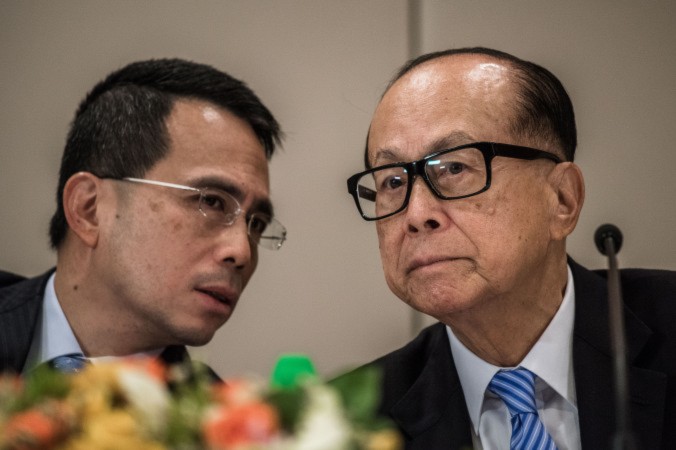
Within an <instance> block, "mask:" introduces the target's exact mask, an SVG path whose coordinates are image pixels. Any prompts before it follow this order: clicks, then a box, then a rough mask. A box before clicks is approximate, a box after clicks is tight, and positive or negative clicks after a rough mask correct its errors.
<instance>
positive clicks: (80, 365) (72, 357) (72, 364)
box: [49, 353, 90, 373]
mask: <svg viewBox="0 0 676 450" xmlns="http://www.w3.org/2000/svg"><path fill="white" fill-rule="evenodd" d="M87 364H90V363H89V361H88V360H87V358H85V357H84V355H83V354H82V353H71V354H68V355H62V356H57V357H56V358H54V359H52V360H51V361H49V365H50V366H51V367H52V368H54V369H56V370H58V371H59V372H64V373H77V372H80V371H82V370H83V369H84V368H85V366H86V365H87Z"/></svg>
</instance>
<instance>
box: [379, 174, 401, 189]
mask: <svg viewBox="0 0 676 450" xmlns="http://www.w3.org/2000/svg"><path fill="white" fill-rule="evenodd" d="M381 186H382V188H383V189H388V190H396V189H399V188H400V187H402V186H404V179H403V178H402V177H400V176H390V177H387V178H385V179H383V181H382V183H381Z"/></svg>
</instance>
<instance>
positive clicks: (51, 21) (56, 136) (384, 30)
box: [0, 0, 676, 377]
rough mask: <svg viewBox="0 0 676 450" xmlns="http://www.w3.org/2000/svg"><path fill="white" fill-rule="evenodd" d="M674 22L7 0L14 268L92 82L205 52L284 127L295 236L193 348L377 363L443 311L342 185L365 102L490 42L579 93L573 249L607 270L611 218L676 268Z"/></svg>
mask: <svg viewBox="0 0 676 450" xmlns="http://www.w3.org/2000/svg"><path fill="white" fill-rule="evenodd" d="M674 16H676V2H672V1H669V0H663V1H659V0H656V1H651V2H644V1H639V0H633V1H630V0H626V1H615V0H596V1H594V2H589V1H585V0H577V1H576V0H569V1H566V2H560V1H557V0H521V1H513V2H503V1H499V0H491V1H488V0H471V1H470V0H453V1H452V0H448V1H433V0H420V1H414V0H410V1H406V0H370V1H363V0H340V1H339V0H227V1H226V0H218V1H215V0H213V1H209V0H203V1H200V2H188V1H179V0H146V1H143V2H138V1H135V0H134V1H132V0H119V1H115V2H109V1H96V0H63V1H59V2H50V1H46V0H44V1H36V0H3V1H2V2H0V105H1V106H0V221H1V222H0V223H1V224H2V232H1V233H0V268H1V269H3V270H9V271H13V272H16V273H20V274H23V275H26V276H33V275H38V274H41V273H43V272H45V271H46V270H47V269H49V268H50V267H52V266H53V265H54V264H55V261H56V259H55V255H54V254H53V253H52V252H51V251H50V250H49V247H48V240H47V226H48V222H49V218H50V217H51V215H52V213H53V210H54V207H55V206H54V205H55V198H54V197H55V189H56V182H57V172H58V168H59V162H60V158H61V153H62V150H63V145H64V142H65V137H66V132H67V127H68V124H69V123H70V121H71V120H72V117H73V115H74V112H75V109H76V107H77V105H78V103H79V102H80V100H81V99H82V98H83V97H84V95H85V93H86V92H87V91H88V90H89V89H90V88H91V87H92V86H93V85H94V84H95V83H96V82H98V81H99V80H100V79H101V78H103V77H104V76H105V75H107V74H108V73H109V72H111V71H112V70H114V69H117V68H119V67H121V66H123V65H125V64H127V63H129V62H131V61H135V60H140V59H147V58H159V57H181V58H186V59H190V60H194V61H197V62H202V63H207V64H210V65H213V66H215V67H217V68H219V69H221V70H224V71H226V72H228V73H230V74H231V75H233V76H235V77H237V78H240V79H243V80H244V81H246V82H247V83H248V84H249V85H250V86H251V87H252V88H253V89H254V90H255V91H256V93H257V94H258V95H259V96H260V98H261V99H262V100H263V101H264V103H266V105H267V106H268V107H269V108H270V109H271V110H272V112H273V113H274V114H275V116H276V117H277V118H278V120H279V121H280V122H281V124H282V126H283V128H284V131H285V132H286V140H285V142H284V146H283V149H282V150H281V151H279V153H278V154H277V155H276V156H275V157H273V160H272V163H271V176H272V180H271V188H272V194H273V201H274V203H275V210H276V212H277V216H278V217H279V219H280V220H281V221H282V222H283V223H284V224H285V225H286V226H287V228H288V230H289V240H288V242H287V243H286V244H285V246H284V248H283V249H282V250H281V251H280V252H277V253H271V252H266V253H263V252H261V259H260V264H259V268H258V271H257V273H256V274H255V276H254V278H253V280H252V282H251V283H250V284H249V287H248V288H247V290H246V291H245V293H244V295H243V297H242V299H241V301H240V303H239V305H238V307H237V311H236V313H235V314H234V316H233V317H232V318H231V319H230V321H229V322H228V323H227V324H226V325H225V326H224V327H223V328H222V329H221V330H220V331H219V332H218V333H217V335H216V337H215V338H214V340H213V341H212V342H211V343H210V344H209V345H207V346H205V347H201V348H195V349H191V352H192V353H193V355H195V356H196V357H198V358H201V359H203V360H205V361H207V362H208V363H210V364H211V365H212V366H213V367H214V369H215V370H216V371H217V372H219V373H220V374H221V375H222V376H226V377H227V376H231V375H243V374H250V373H253V374H259V375H262V376H266V375H267V374H268V373H269V371H270V369H271V367H272V366H273V364H274V362H275V359H276V357H277V356H278V355H279V354H281V353H285V352H302V353H306V354H308V355H310V356H311V357H312V358H313V360H314V361H315V364H316V365H317V368H318V370H319V372H320V373H322V374H324V375H327V376H330V375H331V374H335V373H337V371H340V370H345V369H347V368H349V367H352V366H355V365H358V364H361V363H364V362H367V361H370V360H371V359H374V358H376V357H377V356H380V355H381V354H384V353H386V352H388V351H390V350H393V349H395V348H397V347H399V346H401V345H403V344H404V343H405V342H407V341H408V340H409V339H410V338H411V336H412V333H415V332H416V331H417V329H418V328H419V327H420V326H423V325H425V324H427V323H432V322H433V320H432V319H431V318H426V317H421V316H419V315H416V314H417V313H415V314H414V313H412V312H411V311H410V310H409V309H408V307H406V306H405V305H404V304H403V303H401V302H400V301H399V300H398V299H397V298H395V297H394V296H393V295H392V294H391V293H390V291H389V289H388V288H387V286H386V284H385V282H384V278H383V275H382V269H381V264H380V257H379V253H378V244H377V239H376V234H375V228H374V226H373V224H371V223H367V222H365V221H362V220H361V219H360V217H359V216H358V214H357V211H356V208H355V207H354V204H353V201H352V199H351V198H350V197H349V196H348V194H347V191H346V185H345V180H346V178H347V177H348V176H349V175H351V174H353V173H355V172H357V171H359V170H361V169H362V164H363V163H362V160H363V159H362V157H363V146H364V141H365V136H366V131H367V128H368V125H369V121H370V117H371V114H372V112H373V110H374V108H375V105H376V103H377V101H378V98H379V96H380V94H381V93H382V90H383V89H384V87H385V86H386V84H387V81H388V80H389V78H390V77H391V76H392V75H393V74H394V73H395V71H396V69H397V68H398V67H399V66H400V65H402V64H403V63H404V62H405V61H406V60H407V59H408V58H409V57H410V56H414V55H416V54H419V53H426V52H430V51H436V50H442V49H446V48H450V47H464V46H476V45H481V46H487V47H494V48H497V49H500V50H503V51H507V52H510V53H513V54H515V55H516V56H519V57H521V58H524V59H527V60H532V61H534V62H536V63H538V64H540V65H543V66H545V67H547V68H548V69H550V70H551V71H552V72H553V73H554V74H556V75H557V76H558V77H559V78H560V79H561V80H562V82H563V84H564V86H566V88H567V90H568V92H569V94H570V95H571V97H572V100H573V104H574V106H575V109H576V115H577V123H578V132H579V148H578V156H577V162H578V164H579V165H580V166H581V167H582V170H583V173H584V175H585V179H586V183H587V199H586V203H585V206H584V209H583V212H582V218H581V220H580V223H579V224H578V227H577V230H576V231H575V232H574V234H573V236H572V237H571V238H570V240H569V253H570V254H571V256H573V258H575V259H576V260H577V261H578V262H580V263H582V264H584V265H586V266H588V267H590V268H602V267H605V266H606V262H605V260H604V258H603V257H602V256H601V255H599V254H598V252H597V251H596V249H595V247H594V244H593V234H594V230H595V229H596V227H597V226H598V225H600V224H602V223H605V222H611V223H615V224H616V225H618V226H619V227H620V228H621V229H622V231H623V233H624V236H625V239H624V245H623V248H622V251H621V253H620V254H619V262H620V265H621V266H622V267H630V266H631V267H637V266H641V267H654V268H668V269H676V239H674V237H673V235H672V233H674V231H676V201H675V200H674V197H675V196H676V176H675V173H674V168H676V151H675V150H674V142H676V125H675V124H674V122H675V121H676V85H675V83H676V82H675V81H674V80H676V22H675V21H674V19H673V18H674Z"/></svg>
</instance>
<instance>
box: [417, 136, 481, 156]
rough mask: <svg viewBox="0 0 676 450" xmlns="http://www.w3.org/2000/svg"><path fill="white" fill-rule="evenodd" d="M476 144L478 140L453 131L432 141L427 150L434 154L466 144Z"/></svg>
mask: <svg viewBox="0 0 676 450" xmlns="http://www.w3.org/2000/svg"><path fill="white" fill-rule="evenodd" d="M472 142H476V139H475V138H473V137H472V136H470V135H469V134H467V133H465V132H464V131H453V132H451V133H449V134H447V135H446V136H442V137H440V138H438V139H435V140H434V141H432V143H431V144H430V145H429V147H428V148H427V149H426V150H427V153H428V154H429V153H434V152H438V151H440V150H446V149H449V148H453V147H458V146H460V145H464V144H470V143H472Z"/></svg>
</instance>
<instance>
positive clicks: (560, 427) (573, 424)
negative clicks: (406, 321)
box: [446, 267, 581, 450]
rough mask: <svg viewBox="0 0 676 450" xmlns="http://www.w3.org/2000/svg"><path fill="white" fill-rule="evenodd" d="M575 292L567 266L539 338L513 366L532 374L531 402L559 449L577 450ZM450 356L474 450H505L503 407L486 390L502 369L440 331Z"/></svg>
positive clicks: (507, 437)
mask: <svg viewBox="0 0 676 450" xmlns="http://www.w3.org/2000/svg"><path fill="white" fill-rule="evenodd" d="M574 319H575V289H574V285H573V275H572V272H571V271H570V267H568V283H567V285H566V292H565V294H564V296H563V301H562V302H561V306H560V307H559V310H558V311H557V312H556V314H555V315H554V318H553V319H552V321H551V322H550V323H549V325H548V326H547V328H546V329H545V331H544V332H543V333H542V336H540V339H538V341H537V342H536V343H535V345H534V346H533V348H532V349H531V350H530V352H529V353H528V354H527V355H526V357H525V358H524V359H523V361H521V363H520V364H519V365H518V366H519V367H524V368H526V369H528V370H530V371H531V372H533V373H535V374H536V375H537V378H536V381H535V403H536V406H537V409H538V414H539V415H540V418H541V420H542V422H543V424H544V426H545V428H546V429H547V431H548V432H549V434H550V435H551V436H552V438H553V439H554V442H555V443H556V446H557V448H558V449H559V450H579V449H580V446H581V444H580V424H579V419H578V411H577V399H576V396H575V378H574V376H573V347H572V341H573V324H574ZM446 330H447V332H448V337H449V339H450V343H451V353H452V354H453V359H454V361H455V366H456V368H457V371H458V375H459V377H460V384H461V385H462V390H463V392H464V394H465V400H466V402H467V409H468V411H469V416H470V420H471V422H472V439H473V444H474V448H475V449H477V450H503V449H504V450H509V441H510V436H511V433H512V425H511V421H510V414H509V411H508V410H507V407H506V406H505V404H504V402H503V401H502V400H500V398H499V397H498V396H496V395H495V394H493V393H491V392H489V391H488V390H487V387H488V384H489V383H490V381H491V379H493V376H494V375H495V374H496V373H497V372H498V371H499V370H500V369H506V367H497V366H494V365H492V364H489V363H487V362H486V361H484V360H482V359H480V358H479V357H478V356H476V355H475V354H474V353H472V352H471V351H470V350H469V349H467V347H465V346H464V345H463V344H462V343H461V342H460V340H458V338H457V337H456V336H455V335H454V334H453V330H451V328H450V327H448V326H447V327H446Z"/></svg>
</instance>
